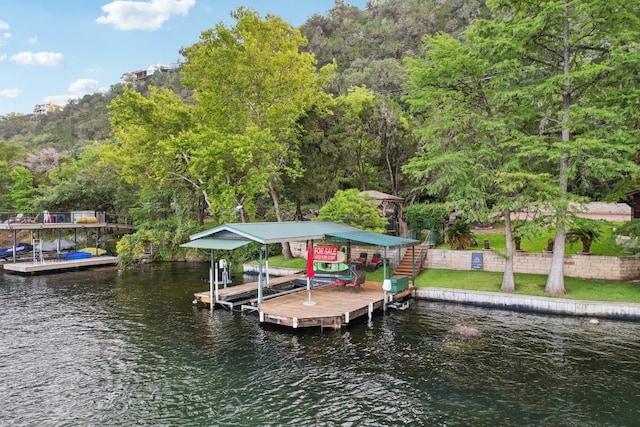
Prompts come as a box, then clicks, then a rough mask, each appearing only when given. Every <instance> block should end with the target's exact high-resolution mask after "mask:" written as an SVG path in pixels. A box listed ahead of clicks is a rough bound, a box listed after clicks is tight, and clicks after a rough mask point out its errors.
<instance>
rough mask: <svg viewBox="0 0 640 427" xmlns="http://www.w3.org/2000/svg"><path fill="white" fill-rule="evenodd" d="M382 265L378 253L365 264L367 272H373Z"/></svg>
mask: <svg viewBox="0 0 640 427" xmlns="http://www.w3.org/2000/svg"><path fill="white" fill-rule="evenodd" d="M381 265H382V255H380V254H379V253H376V254H373V257H371V261H369V264H367V271H375V269H376V268H378V267H380V266H381Z"/></svg>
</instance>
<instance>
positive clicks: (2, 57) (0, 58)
mask: <svg viewBox="0 0 640 427" xmlns="http://www.w3.org/2000/svg"><path fill="white" fill-rule="evenodd" d="M6 59H7V54H6V53H5V54H2V55H0V62H2V61H4V60H6Z"/></svg>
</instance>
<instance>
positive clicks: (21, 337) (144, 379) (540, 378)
mask: <svg viewBox="0 0 640 427" xmlns="http://www.w3.org/2000/svg"><path fill="white" fill-rule="evenodd" d="M206 268H207V267H206V265H205V266H202V265H200V266H187V265H180V264H170V265H165V266H161V267H150V268H147V269H145V270H142V271H138V272H127V273H124V274H119V273H118V272H117V271H116V270H113V269H100V270H88V271H78V272H70V273H65V274H54V275H46V276H34V277H21V276H14V275H8V274H4V275H2V276H1V280H2V284H1V285H0V336H1V337H2V338H1V342H0V376H1V377H2V378H3V380H2V382H0V402H2V405H1V406H0V407H1V408H2V409H1V410H0V425H117V426H121V425H233V426H245V425H292V426H334V425H340V426H350V425H353V426H356V425H370V426H389V425H403V424H404V425H447V426H454V425H460V426H462V425H465V426H468V425H482V426H484V425H518V426H520V425H541V424H545V425H580V426H585V425H593V426H607V425H608V426H624V425H635V423H636V421H637V420H638V419H640V409H638V402H639V401H640V386H638V384H639V383H640V351H639V350H640V343H639V334H638V324H637V323H632V322H616V321H603V322H602V323H601V324H599V325H592V324H589V323H588V322H587V321H586V319H582V318H568V317H553V316H537V315H531V314H519V313H511V312H505V311H495V310H483V309H478V308H473V307H463V306H456V305H450V304H438V303H428V302H424V301H419V302H417V303H415V304H413V305H412V307H411V308H410V309H408V310H406V311H401V312H390V314H389V315H387V316H381V315H379V316H376V317H374V318H373V320H372V321H370V322H367V321H363V322H360V323H358V324H356V325H354V326H351V327H350V328H348V329H346V330H343V331H331V332H327V331H325V332H321V331H319V330H315V329H314V330H303V331H292V330H288V329H281V328H277V327H273V326H266V327H262V326H260V325H259V324H258V322H257V318H256V316H255V315H254V314H247V313H242V314H241V313H236V312H230V311H228V310H226V309H216V310H215V311H213V312H210V311H209V310H207V309H203V308H201V307H198V306H194V305H192V303H191V301H192V299H193V298H192V295H193V293H194V292H198V291H202V290H205V289H206V287H207V285H206V284H204V283H203V282H202V281H201V277H202V276H203V275H206ZM456 324H462V325H468V326H472V327H475V328H477V329H478V330H479V331H480V332H481V334H482V335H481V337H478V338H464V337H461V336H459V335H456V334H452V333H451V332H450V331H451V329H452V328H453V327H454V326H455V325H456Z"/></svg>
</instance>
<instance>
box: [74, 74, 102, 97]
mask: <svg viewBox="0 0 640 427" xmlns="http://www.w3.org/2000/svg"><path fill="white" fill-rule="evenodd" d="M98 88H99V85H98V81H97V80H94V79H78V80H76V81H75V82H73V83H71V84H70V85H69V97H71V98H79V97H81V96H84V95H86V94H88V93H95V92H97V91H98Z"/></svg>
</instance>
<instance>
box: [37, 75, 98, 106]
mask: <svg viewBox="0 0 640 427" xmlns="http://www.w3.org/2000/svg"><path fill="white" fill-rule="evenodd" d="M67 90H68V91H69V93H67V94H65V95H52V96H47V97H45V98H44V100H45V103H49V102H52V103H53V104H55V105H67V103H68V102H69V101H70V100H71V99H79V98H82V97H83V96H85V95H89V94H92V93H97V92H106V91H107V90H108V88H101V87H100V86H99V83H98V81H97V80H94V79H78V80H76V81H75V82H73V83H71V84H70V85H69V87H68V89H67Z"/></svg>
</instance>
